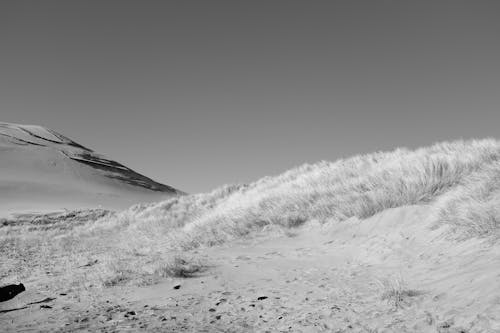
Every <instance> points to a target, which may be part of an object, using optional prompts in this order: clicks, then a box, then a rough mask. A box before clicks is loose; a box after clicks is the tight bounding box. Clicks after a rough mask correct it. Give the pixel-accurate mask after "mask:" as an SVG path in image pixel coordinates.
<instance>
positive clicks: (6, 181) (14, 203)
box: [0, 123, 181, 214]
mask: <svg viewBox="0 0 500 333" xmlns="http://www.w3.org/2000/svg"><path fill="white" fill-rule="evenodd" d="M180 193H181V192H179V191H177V190H176V189H174V188H172V187H170V186H167V185H163V184H160V183H157V182H155V181H153V180H151V179H149V178H147V177H145V176H143V175H141V174H138V173H137V172H135V171H133V170H131V169H129V168H127V167H126V166H124V165H122V164H120V163H117V162H115V161H112V160H110V159H108V158H106V157H104V156H103V155H100V154H98V153H96V152H94V151H92V150H91V149H88V148H86V147H84V146H82V145H80V144H78V143H76V142H74V141H72V140H71V139H68V138H66V137H65V136H63V135H61V134H59V133H56V132H54V131H52V130H50V129H47V128H44V127H40V126H31V125H18V124H9V123H0V196H1V197H2V200H1V201H0V213H2V214H5V213H11V212H22V211H50V210H61V209H63V208H66V209H74V208H91V207H102V208H106V209H123V208H126V207H127V206H130V205H132V204H135V203H138V202H143V201H144V202H147V201H159V200H162V199H166V198H168V197H171V196H173V195H177V194H180Z"/></svg>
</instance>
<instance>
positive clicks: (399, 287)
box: [379, 277, 424, 308]
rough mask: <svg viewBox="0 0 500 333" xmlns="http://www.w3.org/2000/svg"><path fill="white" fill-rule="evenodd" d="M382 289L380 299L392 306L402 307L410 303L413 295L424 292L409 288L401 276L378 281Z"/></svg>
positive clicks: (419, 294)
mask: <svg viewBox="0 0 500 333" xmlns="http://www.w3.org/2000/svg"><path fill="white" fill-rule="evenodd" d="M379 285H380V286H381V290H382V300H386V301H387V302H388V303H390V304H392V305H393V306H394V308H404V307H406V306H408V305H410V304H411V299H412V298H413V297H417V296H421V295H423V294H424V292H423V291H421V290H416V289H411V288H409V287H408V284H407V283H406V282H405V280H403V279H402V278H401V277H398V278H392V279H384V280H381V281H379Z"/></svg>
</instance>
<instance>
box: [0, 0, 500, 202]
mask: <svg viewBox="0 0 500 333" xmlns="http://www.w3.org/2000/svg"><path fill="white" fill-rule="evenodd" d="M499 35H500V1H481V0H470V1H460V0H450V1H441V0H432V1H422V0H419V1H404V0H397V1H396V0H394V1H384V0H380V1H374V0H368V1H356V0H348V1H315V0H308V1H305V0H304V1H294V0H285V1H279V0H264V1H259V0H252V1H239V0H230V1H207V0H199V1H190V0H183V1H148V0H136V1H127V0H119V1H109V0H98V1H92V0H87V1H74V0H61V1H52V0H44V1H38V0H33V1H24V0H2V1H1V2H0V121H3V122H12V123H22V124H37V125H42V126H46V127H49V128H51V129H53V130H56V131H58V132H60V133H62V134H64V135H66V136H68V137H70V138H72V139H73V140H75V141H76V142H78V143H80V144H82V145H84V146H87V147H90V148H92V149H94V150H96V151H98V152H100V153H103V154H105V155H106V156H107V157H109V158H111V159H114V160H117V161H119V162H121V163H123V164H125V165H127V166H128V167H130V168H132V169H134V170H136V171H138V172H140V173H142V174H144V175H146V176H148V177H151V178H153V179H154V180H157V181H159V182H163V183H165V184H168V185H171V186H174V187H176V188H179V189H181V190H184V191H187V192H190V193H195V192H206V191H210V190H212V189H214V188H216V187H218V186H220V185H223V184H232V183H246V182H251V181H255V180H258V179H259V178H261V177H264V176H267V175H277V174H280V173H282V172H284V171H286V170H288V169H290V168H292V167H295V166H299V165H301V164H303V163H314V162H317V161H320V160H330V161H333V160H336V159H339V158H343V157H348V156H351V155H356V154H364V153H369V152H373V151H380V150H392V149H394V148H396V147H400V146H405V147H409V148H416V147H420V146H424V145H429V144H432V143H434V142H437V141H443V140H454V139H460V138H465V139H467V138H484V137H500V134H499V132H500V130H499V128H500V110H499V106H500V43H499V37H498V36H499Z"/></svg>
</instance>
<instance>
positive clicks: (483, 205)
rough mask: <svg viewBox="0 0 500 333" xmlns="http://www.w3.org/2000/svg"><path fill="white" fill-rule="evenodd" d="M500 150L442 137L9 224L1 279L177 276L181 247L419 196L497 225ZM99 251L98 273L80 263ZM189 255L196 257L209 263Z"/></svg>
mask: <svg viewBox="0 0 500 333" xmlns="http://www.w3.org/2000/svg"><path fill="white" fill-rule="evenodd" d="M499 160H500V142H499V141H496V140H493V139H487V140H471V141H456V142H451V143H440V144H436V145H433V146H431V147H426V148H421V149H417V150H414V151H411V150H408V149H396V150H394V151H392V152H378V153H373V154H368V155H363V156H355V157H352V158H348V159H342V160H338V161H336V162H320V163H317V164H312V165H309V164H306V165H303V166H301V167H298V168H295V169H292V170H290V171H288V172H285V173H284V174H282V175H279V176H276V177H265V178H263V179H261V180H259V181H257V182H255V183H252V184H248V185H234V186H223V187H221V188H219V189H216V190H215V191H213V192H211V193H204V194H193V195H186V196H180V197H176V198H173V199H170V200H167V201H164V202H161V203H157V204H149V205H137V206H134V207H131V208H130V209H128V210H126V211H123V212H121V213H118V214H110V215H106V216H102V217H100V218H98V219H95V220H92V221H86V222H85V223H75V225H74V226H73V227H71V228H68V227H67V226H65V227H64V228H62V227H61V228H58V227H57V226H55V227H53V228H44V229H40V228H31V229H30V226H29V223H28V224H23V225H17V224H15V225H4V226H3V227H0V250H1V251H3V253H4V254H5V255H4V256H2V259H1V260H2V263H1V264H2V267H5V269H4V271H3V272H2V275H1V277H0V281H2V282H4V281H5V282H7V281H9V280H13V279H14V278H13V277H14V276H16V277H20V278H21V277H22V278H26V277H31V278H33V277H35V276H41V275H43V274H44V271H45V269H46V268H47V267H58V269H59V270H60V271H61V272H63V273H64V272H70V271H71V274H72V275H68V276H67V277H66V278H65V279H66V280H67V282H68V281H69V282H71V281H73V282H74V281H80V280H81V281H93V282H88V284H90V285H93V284H96V283H97V284H99V283H100V284H101V285H103V284H104V285H115V284H119V283H129V282H130V280H134V279H135V280H141V279H142V280H144V279H145V278H147V277H148V276H170V275H175V274H176V273H175V272H174V273H168V271H169V269H166V268H165V267H167V266H165V261H167V262H168V261H169V260H171V258H174V257H175V255H176V254H178V253H179V251H191V250H193V249H196V248H198V247H202V246H214V245H218V244H222V243H224V242H227V241H230V240H233V239H238V238H242V237H251V236H252V235H254V234H255V233H258V232H262V230H266V232H274V233H277V234H287V232H289V230H291V229H293V228H295V227H298V226H300V225H302V224H304V223H306V222H311V221H316V222H319V223H338V222H342V221H344V220H347V219H349V218H350V217H353V216H356V217H359V218H367V217H370V216H372V215H374V214H376V213H378V212H380V211H383V210H385V209H387V208H393V207H399V206H404V205H413V204H427V205H429V206H430V208H431V209H433V210H434V211H435V212H436V214H435V216H436V223H437V224H447V225H451V226H452V227H453V228H454V230H455V231H456V232H457V234H459V235H461V237H470V236H484V235H496V234H498V221H500V209H498V208H497V207H499V206H500V205H498V204H499V203H500V202H499V200H500V162H499ZM95 259H97V260H98V263H97V264H96V265H94V266H93V267H92V272H93V273H92V274H89V273H88V271H87V272H86V273H83V272H82V274H80V271H79V270H77V269H73V268H74V267H76V264H75V263H77V262H81V261H88V260H95ZM191 259H192V260H193V265H198V266H200V267H204V266H206V265H207V264H206V263H203V262H202V261H200V259H199V258H195V257H192V258H191ZM191 259H190V260H191ZM174 263H175V262H174ZM162 265H163V266H162ZM186 265H189V262H186ZM178 266H179V265H178ZM162 267H163V269H162ZM63 273H61V276H65V275H64V274H63ZM67 274H69V273H67ZM79 274H80V275H79ZM130 277H133V278H132V279H131V278H130ZM61 279H63V278H62V277H61ZM82 279H83V280H82ZM96 281H100V282H99V283H98V282H96ZM85 283H87V282H85Z"/></svg>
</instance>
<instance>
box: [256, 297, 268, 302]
mask: <svg viewBox="0 0 500 333" xmlns="http://www.w3.org/2000/svg"><path fill="white" fill-rule="evenodd" d="M267 298H268V297H267V296H260V297H259V298H257V300H258V301H263V300H265V299H267Z"/></svg>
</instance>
